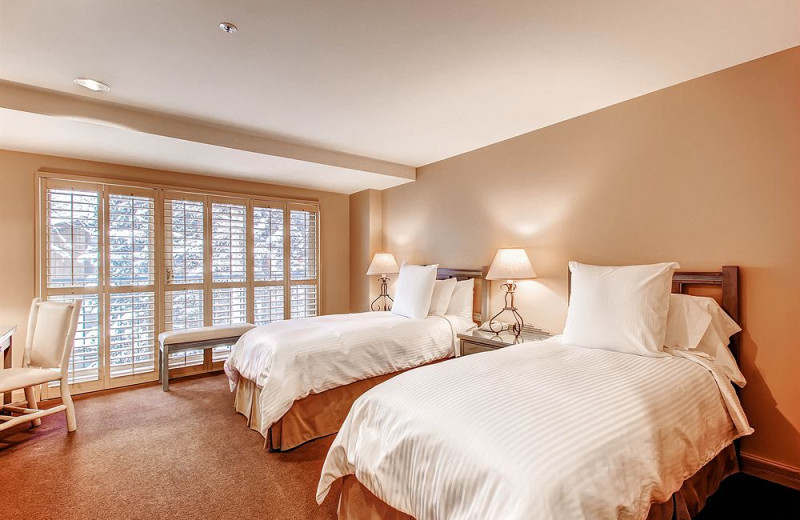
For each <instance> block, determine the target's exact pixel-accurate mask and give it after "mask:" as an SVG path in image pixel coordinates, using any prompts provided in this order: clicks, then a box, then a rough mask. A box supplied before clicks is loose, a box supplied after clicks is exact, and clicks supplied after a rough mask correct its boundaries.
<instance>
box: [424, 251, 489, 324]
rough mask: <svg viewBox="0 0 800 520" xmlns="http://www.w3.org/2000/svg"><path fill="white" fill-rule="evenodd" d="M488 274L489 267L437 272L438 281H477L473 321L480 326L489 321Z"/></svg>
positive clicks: (441, 268) (442, 269)
mask: <svg viewBox="0 0 800 520" xmlns="http://www.w3.org/2000/svg"><path fill="white" fill-rule="evenodd" d="M488 272H489V267H488V266H484V267H482V268H481V269H448V268H446V267H440V268H438V269H437V270H436V279H437V280H446V279H447V278H455V279H456V280H467V279H469V278H473V279H474V280H475V289H474V291H473V295H472V297H473V300H472V321H474V322H476V323H478V325H480V324H481V323H483V322H484V321H486V320H488V319H489V282H488V281H487V280H486V273H488Z"/></svg>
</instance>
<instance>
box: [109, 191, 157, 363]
mask: <svg viewBox="0 0 800 520" xmlns="http://www.w3.org/2000/svg"><path fill="white" fill-rule="evenodd" d="M107 192H108V195H107V198H106V207H107V208H108V209H107V222H108V244H107V248H108V254H107V258H108V267H107V269H108V270H107V279H108V285H109V286H110V287H109V288H108V289H107V291H106V292H107V298H106V300H107V302H108V307H107V314H108V323H107V330H108V331H109V334H108V349H107V351H108V356H107V358H108V367H109V370H108V375H109V377H110V378H122V377H125V376H135V375H137V374H144V373H154V372H155V370H156V366H155V363H156V336H157V334H156V292H155V278H156V264H155V244H156V232H155V222H156V212H155V198H154V197H155V194H154V192H153V191H152V190H133V189H130V188H128V189H120V188H116V187H112V188H109V189H108V190H107Z"/></svg>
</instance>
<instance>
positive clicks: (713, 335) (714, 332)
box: [692, 296, 747, 387]
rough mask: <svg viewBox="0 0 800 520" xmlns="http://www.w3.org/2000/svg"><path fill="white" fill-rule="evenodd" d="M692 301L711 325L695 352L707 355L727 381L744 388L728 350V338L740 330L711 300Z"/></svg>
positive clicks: (741, 376) (739, 372) (698, 299)
mask: <svg viewBox="0 0 800 520" xmlns="http://www.w3.org/2000/svg"><path fill="white" fill-rule="evenodd" d="M692 299H693V300H694V301H695V302H697V303H698V304H699V305H700V306H701V307H702V308H703V309H705V311H706V312H707V313H708V314H709V315H710V316H711V323H710V324H709V326H708V328H707V329H706V332H705V334H703V337H702V338H701V339H700V342H699V343H698V344H697V349H696V350H697V351H698V352H705V353H706V354H708V356H710V357H711V358H712V359H713V360H714V364H716V365H717V366H718V367H720V368H721V369H722V371H723V372H724V373H725V375H727V376H728V379H730V380H731V381H732V382H734V383H736V384H737V385H739V386H740V387H744V385H745V384H747V381H746V380H745V378H744V374H742V371H741V370H739V364H738V363H736V358H735V357H733V354H732V353H731V351H730V349H729V348H728V345H729V344H730V337H731V336H733V335H734V334H736V333H737V332H741V330H742V328H741V327H740V326H739V325H738V324H737V323H736V322H735V321H733V318H731V317H730V316H728V313H727V312H725V311H724V310H723V309H722V307H720V306H719V304H718V303H717V302H716V300H714V299H713V298H707V297H701V296H692Z"/></svg>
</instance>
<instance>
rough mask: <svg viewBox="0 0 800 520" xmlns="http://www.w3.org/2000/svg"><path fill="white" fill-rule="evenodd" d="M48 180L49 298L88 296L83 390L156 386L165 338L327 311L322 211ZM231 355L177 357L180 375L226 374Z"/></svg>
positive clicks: (44, 179)
mask: <svg viewBox="0 0 800 520" xmlns="http://www.w3.org/2000/svg"><path fill="white" fill-rule="evenodd" d="M38 178H39V182H40V187H41V191H40V197H41V198H40V202H41V204H40V207H41V213H40V215H39V219H40V220H39V225H40V227H39V229H40V234H39V236H40V242H39V243H40V259H41V262H40V273H39V277H38V280H37V283H38V285H39V290H40V293H41V296H42V297H43V298H46V299H50V300H57V301H74V300H76V299H81V300H83V305H82V307H81V314H80V317H79V323H78V330H77V334H76V338H75V345H74V348H73V351H72V356H71V358H70V365H69V375H68V377H69V381H70V383H71V385H72V390H73V392H75V393H80V392H84V391H90V390H97V389H102V388H112V387H115V386H123V385H127V384H133V383H138V382H143V381H152V380H155V379H156V378H157V376H158V367H157V364H156V363H157V353H158V350H157V347H158V344H157V341H156V339H157V336H158V334H159V333H160V332H162V331H165V330H172V329H185V328H193V327H202V326H206V325H215V324H227V323H236V322H243V321H248V322H252V323H255V324H257V325H265V324H268V323H271V322H274V321H278V320H283V319H288V318H300V317H309V316H316V315H318V314H319V304H318V302H319V207H318V205H317V204H314V203H299V202H289V201H282V200H266V199H259V198H256V197H247V196H239V197H236V196H221V195H212V194H206V193H200V192H197V191H190V190H184V191H173V190H167V189H161V188H149V187H145V186H140V187H133V186H125V185H122V184H116V183H106V182H88V181H87V180H86V179H80V178H74V179H71V180H66V179H61V178H59V176H57V174H50V173H42V172H40V174H39V177H38ZM229 350H230V347H227V346H226V347H218V348H215V349H213V351H212V350H197V351H189V352H180V353H177V354H173V355H170V360H169V366H170V368H171V369H174V370H175V372H171V373H172V375H173V376H174V375H180V374H187V373H195V372H201V371H206V370H212V369H218V368H221V366H222V365H221V362H222V361H224V359H225V358H226V357H227V355H228V353H229ZM58 393H59V388H58V386H54V387H48V388H45V389H44V390H43V396H44V397H45V398H49V397H53V396H58Z"/></svg>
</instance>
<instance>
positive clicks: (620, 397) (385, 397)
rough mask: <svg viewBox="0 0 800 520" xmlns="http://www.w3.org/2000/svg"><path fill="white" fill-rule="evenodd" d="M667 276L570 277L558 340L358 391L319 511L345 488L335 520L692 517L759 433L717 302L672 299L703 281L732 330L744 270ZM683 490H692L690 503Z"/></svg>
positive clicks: (628, 270)
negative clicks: (741, 441)
mask: <svg viewBox="0 0 800 520" xmlns="http://www.w3.org/2000/svg"><path fill="white" fill-rule="evenodd" d="M677 267H678V266H677V264H675V263H665V264H654V265H649V266H626V267H603V266H587V265H583V264H578V263H576V262H571V263H570V271H571V273H572V279H571V286H572V293H571V298H570V303H569V309H568V313H567V323H566V326H565V329H564V334H563V335H562V336H557V337H554V338H551V339H548V340H545V341H541V342H531V343H522V344H519V345H514V346H509V347H506V348H503V349H500V350H495V351H492V352H485V353H479V354H474V355H470V356H466V357H462V358H458V359H455V360H452V361H448V362H446V363H441V364H439V365H434V366H428V367H423V368H420V369H417V370H414V371H413V372H409V373H406V374H402V375H400V376H398V377H396V378H394V379H392V380H391V381H388V382H386V383H383V384H381V385H378V386H376V387H375V388H373V389H372V390H370V391H369V392H366V393H365V394H364V395H362V396H361V397H360V398H359V399H358V400H356V401H355V402H354V404H353V406H352V408H351V410H350V413H349V415H348V416H347V418H346V419H345V421H344V424H343V426H342V428H341V430H340V432H339V434H338V435H337V437H336V439H335V440H334V442H333V444H332V446H331V448H330V450H329V452H328V456H327V458H326V460H325V463H324V466H323V469H322V475H321V478H320V481H319V485H318V489H317V500H318V502H321V501H322V500H323V499H324V498H325V496H326V495H327V494H328V492H329V491H330V488H331V485H332V484H333V483H334V482H335V481H336V480H338V479H343V480H344V485H343V486H342V495H341V497H342V498H341V500H340V509H339V518H340V520H343V519H347V520H351V519H355V518H365V516H361V513H360V511H366V510H373V511H375V510H378V511H381V512H382V513H381V515H382V516H383V517H387V518H392V519H401V518H402V519H407V518H409V517H411V518H414V519H417V520H429V519H431V520H432V519H436V520H456V519H457V520H462V519H463V520H466V519H486V518H502V519H504V520H523V519H537V520H612V519H634V520H644V519H645V518H661V515H662V514H664V512H665V511H667V510H668V509H669V507H672V506H673V505H674V508H673V509H671V510H670V511H675V512H676V513H675V514H676V515H677V517H678V518H682V519H683V518H689V517H690V516H691V515H693V514H695V513H696V512H697V511H698V510H699V509H700V508H702V505H703V503H704V500H705V497H706V496H707V495H708V494H710V493H713V491H714V490H715V489H716V487H717V485H718V484H719V481H721V480H722V478H724V477H725V476H727V475H728V474H730V473H731V472H733V471H735V470H736V460H735V452H734V451H733V450H732V449H731V444H732V443H733V442H734V440H735V439H737V438H739V437H741V436H743V435H748V434H750V433H752V431H753V430H752V428H751V427H750V425H749V424H748V421H747V418H746V416H745V414H744V411H743V410H742V407H741V405H740V403H739V400H738V397H737V395H736V392H735V390H734V387H733V384H732V383H733V382H735V383H736V384H738V385H740V386H743V385H744V384H745V381H744V377H743V376H742V374H741V372H740V371H739V369H738V366H737V365H736V361H735V359H734V356H732V355H731V351H730V350H729V349H728V347H727V345H728V338H730V337H731V336H732V335H735V334H736V333H737V332H739V331H740V330H741V329H740V328H739V326H738V325H737V324H736V323H735V321H734V320H733V319H732V318H731V317H730V316H729V315H728V313H726V310H728V309H726V310H723V309H722V308H720V307H719V305H717V303H716V302H715V301H714V300H712V299H711V298H707V297H696V296H689V295H686V294H670V292H671V291H676V292H678V293H680V292H683V290H684V288H685V287H687V286H696V285H702V284H705V283H706V282H708V281H709V280H711V281H713V283H715V284H716V285H717V286H722V293H723V297H722V300H723V301H725V302H727V305H728V308H729V309H731V310H733V311H734V316H738V303H737V302H738V299H737V298H738V269H737V268H723V271H724V272H721V273H685V274H681V273H676V272H675V269H676V268H677ZM723 280H731V281H733V283H730V282H728V283H727V284H723ZM728 312H730V310H728ZM728 463H730V464H728ZM684 484H686V485H691V486H694V485H695V484H698V485H699V487H697V488H692V489H691V491H690V492H689V493H684V489H689V488H683V487H682V486H684ZM698 489H699V490H700V491H697V490H698ZM696 491H697V493H696ZM698 493H701V494H702V496H700V495H698ZM692 494H694V495H696V496H694V499H696V500H694V501H693V503H692V504H688V505H687V503H686V501H685V500H684V499H685V497H687V496H690V495H692ZM353 497H355V498H353ZM678 497H681V500H684V503H683V506H681V507H682V509H681V511H678V508H679V506H678V504H677V500H678ZM667 515H668V516H667V518H670V517H672V515H673V512H669V513H667Z"/></svg>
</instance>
